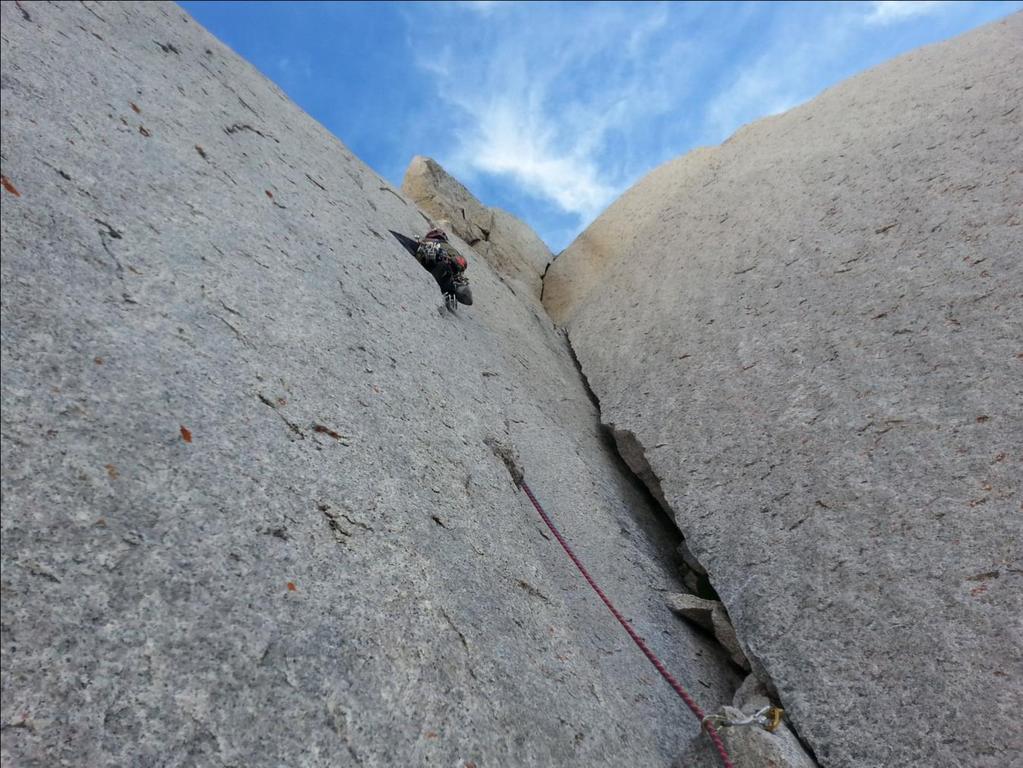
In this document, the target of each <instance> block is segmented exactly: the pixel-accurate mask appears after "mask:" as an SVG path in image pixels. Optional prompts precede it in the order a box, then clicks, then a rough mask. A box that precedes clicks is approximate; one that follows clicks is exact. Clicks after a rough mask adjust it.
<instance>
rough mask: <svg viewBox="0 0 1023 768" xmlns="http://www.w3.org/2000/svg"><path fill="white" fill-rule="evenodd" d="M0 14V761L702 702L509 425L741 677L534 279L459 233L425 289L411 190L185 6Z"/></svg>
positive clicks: (523, 757)
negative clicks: (576, 562)
mask: <svg viewBox="0 0 1023 768" xmlns="http://www.w3.org/2000/svg"><path fill="white" fill-rule="evenodd" d="M0 14H2V25H3V35H2V65H3V71H2V89H3V115H2V116H3V121H2V131H3V153H2V154H3V168H2V170H3V176H4V189H3V190H0V197H2V201H3V205H2V217H0V226H2V237H3V257H2V270H0V279H2V288H3V298H2V331H0V333H2V392H3V411H2V426H3V447H2V492H3V516H2V534H3V545H2V563H3V571H2V574H3V575H2V594H3V601H2V614H0V616H2V626H3V639H2V664H3V684H2V728H3V740H2V749H0V755H2V761H3V764H4V765H5V766H7V765H10V766H12V767H13V766H18V767H19V768H44V767H45V768H50V767H52V766H64V765H66V766H143V765H157V764H158V765H161V766H206V765H234V766H281V765H294V766H331V767H336V766H355V765H361V766H389V765H394V766H409V765H439V766H473V765H475V766H480V767H482V766H501V765H507V766H513V765H515V766H519V765H523V766H551V765H559V766H560V765H579V766H593V765H607V766H620V765H668V764H670V763H671V761H672V760H674V759H675V758H676V757H677V756H678V755H680V754H682V752H683V750H684V749H685V746H686V743H687V742H688V741H689V739H690V738H692V737H694V736H696V735H697V733H698V726H697V724H696V722H695V721H694V720H693V719H692V718H691V717H690V716H689V714H688V713H687V712H686V711H685V710H684V709H683V708H682V707H681V705H680V703H679V702H678V701H677V700H676V698H675V696H674V694H673V692H672V691H671V690H670V689H669V688H668V686H667V685H665V684H664V683H663V681H662V680H660V679H659V678H658V677H657V675H656V673H655V672H654V671H653V670H652V669H651V668H650V666H649V664H648V663H647V661H646V659H645V658H643V656H642V655H641V654H640V653H639V652H638V651H636V649H635V648H634V647H633V646H632V644H631V642H630V641H629V639H628V637H627V636H626V635H625V634H624V633H623V632H622V631H621V630H620V628H619V627H618V626H617V625H616V624H615V622H614V620H613V619H612V618H611V616H610V615H609V614H608V613H607V611H606V609H605V608H604V606H603V605H601V604H600V603H599V601H597V600H596V599H595V598H594V597H593V595H592V594H591V593H590V591H589V589H588V587H587V586H586V584H585V583H584V582H583V581H582V580H581V578H580V577H579V575H578V573H577V572H576V571H575V569H574V568H573V567H572V565H571V564H570V563H569V562H568V560H567V559H566V558H565V557H564V555H563V553H562V552H561V550H560V548H559V547H558V545H557V543H556V542H554V541H552V540H551V539H550V538H549V537H548V535H547V534H546V532H545V530H544V529H543V528H542V527H541V526H542V523H541V522H540V521H539V520H538V519H537V518H536V516H535V512H534V511H533V510H532V509H531V508H530V507H529V504H528V502H527V501H526V500H525V499H524V497H523V495H522V494H521V493H520V492H518V491H517V489H516V488H515V486H514V485H513V483H512V480H511V478H510V476H509V472H508V470H507V469H506V466H505V463H504V458H502V456H503V457H505V458H507V457H508V456H513V457H514V456H515V455H517V456H518V460H519V461H520V462H521V465H522V467H523V468H524V470H525V472H526V476H527V479H528V480H529V482H530V484H531V486H532V488H533V489H534V490H535V491H536V493H537V494H538V495H539V496H540V498H541V499H542V500H543V501H544V502H545V503H546V504H547V505H548V506H549V511H550V512H551V514H552V515H553V516H554V517H555V519H556V520H557V521H558V522H559V524H560V525H561V526H562V528H563V532H564V533H565V535H566V536H567V537H568V539H569V540H570V541H571V542H572V544H573V546H574V547H575V548H576V549H577V550H578V552H579V554H580V555H581V556H582V557H583V558H584V559H585V561H586V563H587V564H588V566H589V567H590V569H592V571H593V572H594V574H595V576H596V577H597V578H598V579H599V580H600V582H601V584H602V585H603V586H604V588H605V589H606V590H607V591H608V592H609V593H610V594H611V595H612V596H613V597H614V599H615V600H616V601H617V602H619V603H620V605H621V606H622V608H623V609H624V610H625V612H626V613H627V615H628V617H629V619H630V620H631V621H632V622H633V623H634V625H635V626H636V627H637V629H638V630H639V631H640V632H641V633H642V634H643V635H645V636H646V637H647V638H648V639H649V641H650V642H651V644H652V645H653V646H654V647H655V648H656V649H657V651H658V653H660V654H661V655H662V656H663V658H664V659H665V660H666V662H667V664H668V667H669V668H670V669H671V670H672V671H673V672H674V673H675V674H676V675H678V676H679V678H681V680H682V681H683V683H684V684H685V685H686V686H687V687H689V688H691V689H692V690H693V691H694V693H695V694H696V696H697V698H698V699H699V700H700V701H701V702H702V703H703V704H704V705H705V706H706V707H707V708H708V709H714V708H715V707H716V706H717V705H718V704H720V703H722V702H727V701H729V700H730V699H731V696H732V692H733V690H734V688H735V686H736V685H737V683H738V682H739V681H738V679H737V677H736V675H735V673H734V671H733V670H732V669H731V668H730V666H729V664H728V662H727V660H726V659H725V657H724V656H723V654H722V653H721V652H720V650H719V649H718V648H717V647H716V646H714V645H713V644H712V643H711V642H710V641H709V640H708V639H707V638H705V637H704V636H703V635H700V634H694V632H693V631H692V630H691V629H690V628H689V627H688V626H687V625H686V624H685V623H684V622H682V621H681V620H679V619H678V618H677V617H675V616H673V615H672V614H671V612H670V610H669V609H668V608H667V607H666V606H665V605H664V598H663V594H664V593H667V592H675V591H678V590H679V589H680V588H681V587H680V585H679V583H678V581H677V578H676V570H675V567H674V556H673V554H672V553H673V549H674V547H675V546H676V545H677V540H675V539H672V538H671V537H668V536H665V535H664V532H663V531H662V529H660V528H659V527H658V524H657V523H656V522H655V519H654V517H653V512H652V509H651V507H650V506H649V505H648V503H647V498H648V497H647V496H646V494H645V492H644V491H643V490H642V488H640V487H639V486H638V485H637V484H636V483H635V480H634V478H633V477H632V476H631V474H630V473H629V472H628V470H627V469H626V468H625V467H624V465H623V464H621V462H620V461H618V459H617V457H616V455H615V453H614V450H613V448H612V447H611V446H610V445H609V444H608V443H607V441H606V438H605V437H604V435H603V433H602V431H601V428H600V425H599V421H598V414H597V412H596V410H595V408H594V407H593V405H592V404H591V403H590V401H589V399H588V397H587V394H586V392H585V389H584V387H583V384H582V382H581V381H580V379H579V377H578V375H577V372H576V370H575V368H574V365H573V363H572V360H571V357H570V354H569V352H568V350H567V347H566V344H565V341H564V338H563V337H562V336H561V335H560V334H558V333H557V332H555V331H554V329H553V327H552V325H551V323H550V321H549V320H548V319H547V318H546V316H545V315H544V314H543V313H542V311H539V312H538V311H537V310H536V306H537V305H536V303H535V301H534V302H528V303H524V302H522V301H520V300H519V299H518V298H516V297H515V296H513V295H512V293H511V292H510V291H509V289H508V288H507V287H506V285H505V284H504V282H503V281H502V279H500V278H499V277H498V275H497V273H496V272H495V271H494V270H493V269H491V267H490V266H488V263H487V262H486V261H485V260H483V259H475V260H474V264H473V267H472V280H473V286H472V287H473V292H474V294H475V298H476V304H475V305H474V306H473V307H472V308H470V309H463V310H462V311H461V312H460V314H458V315H451V314H449V313H448V312H447V311H446V310H442V309H440V295H439V293H438V291H437V287H436V284H435V282H434V280H433V278H432V277H431V276H430V275H429V274H428V273H427V272H426V271H424V270H423V269H422V268H421V267H420V266H419V264H418V263H416V262H415V260H414V259H412V258H411V257H410V256H409V254H408V253H407V252H406V251H405V250H404V249H403V248H402V246H401V245H400V244H399V242H398V241H397V240H395V239H394V238H393V237H391V235H390V234H388V230H389V229H393V230H395V231H397V232H401V233H405V234H408V235H410V236H416V235H421V234H422V233H423V232H424V231H425V229H426V218H425V216H423V215H422V214H421V213H420V212H419V211H418V210H417V209H416V207H415V206H414V205H413V204H412V203H410V202H409V201H407V200H406V199H405V198H404V197H403V196H402V195H401V194H399V193H398V192H396V191H395V190H394V189H392V188H391V187H390V186H389V185H388V184H387V183H386V182H384V181H383V180H381V179H380V178H379V177H378V176H377V175H376V174H374V173H373V172H372V171H370V170H369V169H368V168H367V167H366V166H365V165H363V164H362V163H361V162H359V161H358V160H357V159H356V158H354V157H353V156H352V155H351V153H350V152H349V151H348V150H347V149H346V148H345V147H344V146H343V145H342V144H340V143H339V142H338V141H337V140H335V139H334V138H333V137H331V136H330V135H329V134H328V133H327V132H326V131H325V130H324V129H323V128H322V127H321V126H319V125H318V124H317V123H315V122H314V121H313V120H311V119H310V118H309V117H308V116H306V115H305V114H303V113H302V112H301V111H300V110H299V109H298V108H297V107H296V106H295V105H294V104H292V103H291V102H290V101H289V100H288V99H287V98H285V97H284V95H283V94H282V93H281V92H280V91H279V90H278V89H277V88H276V87H274V86H273V85H272V84H271V83H269V82H268V81H267V80H266V79H264V78H263V77H262V76H261V75H259V74H258V73H257V72H256V71H255V70H254V69H253V68H252V67H250V66H249V65H247V64H245V63H244V62H242V61H241V60H240V59H239V58H238V57H236V56H235V55H234V54H233V53H232V52H231V51H230V50H228V49H227V48H225V47H224V46H223V45H221V44H220V43H218V42H217V41H216V40H215V39H213V38H212V37H211V36H209V35H208V34H207V33H206V32H204V31H203V30H202V29H201V28H200V27H199V26H198V25H197V24H195V23H194V22H193V21H192V20H191V19H190V18H189V17H188V16H187V15H186V14H184V13H183V12H182V11H181V10H180V9H179V8H177V7H176V6H174V5H170V4H162V3H146V4H134V3H124V4H122V3H116V4H115V3H88V4H79V3H54V4H42V3H32V2H24V1H23V2H21V3H20V4H14V3H3V5H2V8H0ZM340 85H341V87H343V84H340ZM458 245H459V247H466V248H467V246H465V245H464V244H462V243H459V244H458ZM491 446H497V447H498V448H499V450H498V449H494V448H492V447H491ZM498 453H501V455H500V456H499V455H497V454H498Z"/></svg>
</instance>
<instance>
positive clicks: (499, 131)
mask: <svg viewBox="0 0 1023 768" xmlns="http://www.w3.org/2000/svg"><path fill="white" fill-rule="evenodd" d="M626 14H628V15H626ZM667 21H668V9H667V7H666V6H663V5H653V6H646V7H644V8H643V9H642V10H641V11H640V12H639V13H636V12H633V11H631V10H630V9H625V8H623V7H621V6H600V5H597V6H593V7H591V8H589V9H588V12H587V13H585V14H578V13H576V14H568V15H567V16H566V14H564V13H562V12H558V13H557V14H555V16H552V14H551V13H550V12H548V13H539V14H523V15H521V16H518V17H517V22H518V23H517V25H516V28H515V30H514V32H513V33H512V34H506V35H504V36H500V35H496V36H493V37H492V38H487V39H485V40H476V41H472V42H473V43H474V46H473V47H475V48H476V49H479V48H480V47H483V48H485V49H486V52H487V53H486V56H485V57H484V58H482V59H474V60H473V61H472V64H471V65H467V63H466V62H459V58H460V48H459V44H460V42H461V41H459V40H457V39H456V40H451V36H450V35H449V36H448V38H447V39H448V40H449V42H448V43H446V44H445V45H444V46H442V47H440V48H431V49H430V50H429V52H428V53H425V54H424V55H422V56H421V57H420V61H419V65H420V67H421V68H422V69H423V70H424V71H426V72H428V73H430V74H432V75H434V76H435V78H436V79H435V82H436V85H437V89H438V93H439V94H440V95H441V97H442V98H443V99H444V100H445V101H446V102H447V103H448V104H450V105H451V106H452V107H455V108H456V109H457V110H458V112H459V113H460V114H461V115H462V117H463V120H462V123H461V126H460V128H459V131H458V141H457V143H456V144H455V145H454V148H453V149H452V150H451V152H450V154H449V156H447V157H444V158H438V159H440V160H441V162H442V163H443V164H445V165H446V166H447V167H448V168H449V170H450V171H451V172H452V173H454V174H455V175H456V176H459V177H460V178H463V179H465V180H469V181H471V180H472V179H473V178H474V177H476V176H478V175H479V174H490V175H497V176H502V177H505V178H507V179H509V180H511V181H513V182H515V183H516V184H517V185H518V186H519V187H521V188H522V189H523V190H524V191H525V192H526V193H528V194H530V195H532V196H534V197H538V198H541V199H544V200H548V201H550V202H552V203H554V204H556V205H557V206H558V207H559V208H560V209H561V210H563V211H565V212H567V213H570V214H574V215H576V216H577V217H578V218H579V220H580V222H583V223H585V222H588V221H589V220H590V219H592V218H593V217H594V216H596V215H597V214H598V213H599V212H600V211H601V210H602V209H603V208H604V207H605V206H606V205H607V204H608V203H609V202H611V200H613V199H614V198H615V197H616V196H617V195H618V194H620V193H621V191H622V190H623V189H624V187H625V186H626V184H627V183H628V182H631V181H632V180H633V176H634V172H633V173H632V174H630V172H629V169H624V168H623V167H622V166H623V164H622V163H614V162H612V163H608V162H607V157H606V150H607V144H608V140H609V137H610V136H611V135H612V134H618V135H627V134H628V132H629V131H630V129H631V128H632V126H633V124H634V123H635V122H636V121H642V120H644V119H646V118H649V117H650V116H651V115H652V114H654V113H659V112H663V111H665V110H667V109H669V108H670V107H671V100H670V99H669V98H667V96H668V94H669V93H670V92H671V90H672V88H669V87H668V81H670V80H674V81H675V82H676V83H677V82H679V81H680V80H681V78H679V76H678V72H677V69H676V67H674V66H672V64H671V63H669V62H666V61H665V60H664V58H665V57H664V56H663V55H658V52H657V49H656V48H653V49H652V48H651V38H652V37H653V36H655V35H657V34H658V33H659V32H660V31H661V30H662V29H663V28H664V27H665V25H666V23H667ZM523 25H524V26H523ZM579 25H582V27H584V29H583V30H580V29H579ZM478 31H479V30H478V28H476V27H474V28H473V32H478ZM661 48H662V49H664V50H666V49H669V48H670V46H661ZM538 51H543V52H544V53H543V55H542V56H540V55H538ZM676 52H677V51H676ZM662 53H663V50H662ZM452 75H453V76H452ZM627 164H628V163H625V165H627Z"/></svg>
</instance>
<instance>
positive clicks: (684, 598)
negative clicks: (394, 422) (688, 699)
mask: <svg viewBox="0 0 1023 768" xmlns="http://www.w3.org/2000/svg"><path fill="white" fill-rule="evenodd" d="M542 290H543V289H542V286H541V295H542ZM561 332H562V334H563V335H564V337H565V346H566V348H567V349H568V352H569V355H570V356H571V358H572V362H573V363H574V364H575V368H576V370H577V371H578V373H579V378H580V379H581V381H582V384H583V388H584V389H585V390H586V394H587V396H588V397H589V399H590V401H591V402H592V403H593V405H594V407H595V408H596V409H597V414H598V418H599V419H600V423H601V426H602V427H603V429H604V430H605V434H606V436H607V438H608V439H607V443H608V447H609V449H610V450H611V452H612V454H613V455H616V456H617V457H618V458H619V459H620V461H621V463H622V464H623V465H624V467H625V468H627V469H628V471H629V473H631V475H632V477H633V478H634V479H635V481H636V485H637V487H638V488H640V489H642V490H643V491H644V492H645V494H646V495H647V496H648V497H650V499H651V504H650V506H651V508H652V509H654V510H657V512H658V513H659V514H658V515H657V529H658V530H657V533H656V535H658V536H660V537H661V538H663V539H666V540H667V541H669V542H671V544H672V549H673V550H674V554H675V555H676V557H677V558H678V560H679V563H678V564H679V568H680V569H681V570H682V572H683V583H684V584H685V585H686V587H687V588H688V589H689V590H690V592H691V594H686V593H678V594H674V595H671V596H669V598H668V601H667V604H668V606H669V607H670V608H671V609H672V610H673V611H674V612H675V613H676V614H677V615H679V616H681V617H683V618H685V619H686V620H687V623H689V624H690V626H693V627H696V628H698V629H700V630H702V631H703V632H704V633H705V635H706V636H707V637H708V638H710V639H713V641H714V642H715V643H717V645H718V646H720V648H721V650H722V652H723V653H724V655H725V656H726V657H727V658H729V659H731V661H732V663H733V664H735V665H736V666H737V667H738V668H740V669H743V670H745V671H747V672H749V671H751V670H752V674H751V675H750V678H752V679H753V680H755V681H757V683H759V686H760V690H761V691H762V696H761V697H760V698H761V699H762V701H761V700H757V702H756V703H757V706H756V707H754V706H752V704H753V700H752V699H751V698H750V696H749V695H748V693H744V689H746V688H747V687H749V686H748V684H743V685H742V686H741V687H740V688H739V689H738V690H737V691H736V692H735V699H734V700H733V705H734V706H733V707H727V706H726V707H725V708H724V711H725V712H726V714H730V715H734V716H736V717H738V716H739V715H740V714H742V713H744V714H745V715H749V714H751V713H752V712H753V711H755V710H756V709H757V708H759V707H760V706H763V705H766V703H769V702H770V701H774V702H778V701H780V700H781V699H780V696H779V694H778V689H777V686H775V684H774V681H773V680H771V679H770V677H769V676H768V675H767V673H766V672H765V670H764V668H763V665H762V664H760V663H758V661H757V660H756V659H755V658H752V659H751V654H750V653H749V652H748V650H747V647H746V645H745V644H744V643H742V642H741V641H740V639H739V637H738V635H737V633H736V631H735V627H734V625H733V624H732V622H731V619H730V618H729V617H728V612H727V610H726V609H725V606H724V604H723V603H722V602H721V599H720V597H719V596H718V594H717V591H716V590H715V589H714V585H713V584H712V583H711V579H710V574H709V573H708V571H707V569H706V567H704V565H703V564H702V563H700V561H699V560H698V559H697V558H696V556H695V555H694V554H693V552H692V550H691V549H690V548H689V547H688V546H687V544H686V541H685V535H684V534H683V533H682V531H681V530H680V529H679V527H678V524H677V523H676V522H675V520H676V518H675V513H674V510H672V508H671V505H670V504H669V503H668V500H667V498H666V497H665V495H664V489H663V488H662V486H661V479H660V478H659V477H658V476H657V474H656V473H655V472H654V471H653V468H652V467H651V466H650V462H649V460H648V459H647V457H646V449H645V448H644V446H643V444H642V443H641V442H640V440H639V438H638V437H636V435H635V433H634V432H632V430H629V429H625V428H619V427H618V426H616V425H615V424H614V422H609V421H606V420H605V419H604V412H603V410H602V409H601V407H600V399H599V398H598V397H597V394H596V393H595V392H594V391H593V388H592V387H591V386H590V382H589V379H588V378H587V376H586V373H585V371H584V370H583V367H582V363H581V362H580V361H579V357H578V355H576V352H575V348H574V347H573V346H572V340H571V338H570V337H569V334H568V332H567V331H566V330H564V329H561ZM653 502H656V503H653ZM750 678H747V680H749V679H750ZM740 708H741V709H742V712H740ZM726 730H727V729H726ZM747 730H752V731H753V734H752V738H747V734H746V733H741V732H745V731H747ZM736 731H737V734H729V735H730V736H732V737H733V738H730V739H726V743H728V745H729V747H730V748H731V749H733V750H734V751H736V752H737V753H739V754H742V755H747V756H748V757H749V758H750V759H756V760H757V761H758V762H763V761H767V762H770V763H772V764H778V765H780V766H783V767H784V768H811V767H812V766H816V765H817V764H818V763H817V756H816V754H815V753H814V751H813V749H811V747H810V745H809V744H808V743H807V742H806V741H805V740H804V739H803V738H802V736H800V735H799V733H798V732H797V731H796V729H795V727H794V726H793V724H792V723H791V722H790V721H788V720H786V721H785V722H784V724H783V725H782V726H780V728H779V730H778V731H777V732H776V734H775V733H768V732H767V731H760V729H758V728H753V729H745V728H738V729H736ZM736 735H739V736H741V737H742V738H735V737H736ZM705 746H706V745H704V744H702V742H700V741H699V739H697V740H696V741H694V747H693V749H694V750H697V751H699V750H700V749H702V748H705ZM800 749H802V752H800ZM692 755H693V753H692V752H690V755H689V756H688V759H690V760H691V759H692ZM776 760H780V761H781V762H777V763H774V762H773V761H776Z"/></svg>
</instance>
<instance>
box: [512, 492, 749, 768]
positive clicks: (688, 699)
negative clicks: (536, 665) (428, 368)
mask: <svg viewBox="0 0 1023 768" xmlns="http://www.w3.org/2000/svg"><path fill="white" fill-rule="evenodd" d="M521 487H522V491H523V493H525V494H526V496H527V497H529V500H530V501H531V502H532V504H533V507H534V508H535V509H536V511H537V513H538V514H539V515H540V519H542V520H543V521H544V523H546V524H547V527H548V528H550V531H551V533H553V534H554V538H555V539H557V540H558V543H559V544H560V545H561V548H562V549H564V550H565V554H567V555H568V557H569V559H570V560H571V561H572V562H573V563H575V567H576V568H578V569H579V573H581V574H582V575H583V578H584V579H586V581H587V583H588V584H589V585H590V586H591V587H593V591H594V592H596V593H597V597H599V598H600V599H601V600H602V601H603V602H604V605H606V606H607V609H608V610H609V611H611V615H612V616H614V617H615V618H616V619H618V623H619V624H621V625H622V628H623V629H624V630H625V631H626V632H628V634H629V637H631V638H632V642H634V643H635V644H636V646H637V647H638V648H639V650H641V651H643V655H645V656H646V657H647V658H648V659H649V660H650V663H651V664H653V665H654V669H656V670H657V671H658V672H660V673H661V677H663V678H664V679H665V680H667V681H668V685H670V686H671V687H672V688H673V689H674V691H675V693H677V694H678V696H679V698H680V699H682V701H683V702H685V705H686V706H687V707H689V709H690V711H691V712H692V713H693V714H694V715H696V718H697V719H698V720H699V721H700V723H701V725H703V727H704V728H705V729H706V731H707V735H708V736H709V737H710V740H711V741H712V742H714V747H715V749H717V752H718V754H719V755H720V756H721V762H722V764H723V765H724V767H725V768H735V766H734V765H733V764H732V761H731V759H729V757H728V750H726V749H725V745H724V742H722V741H721V735H720V734H719V733H718V732H717V729H716V728H715V727H714V723H712V722H711V718H710V717H708V716H707V715H706V714H704V711H703V710H702V709H700V705H699V704H697V703H696V702H695V701H694V700H693V697H692V696H690V695H689V694H688V693H686V689H685V688H683V687H682V685H681V684H680V683H679V682H678V680H676V679H675V678H674V676H673V675H672V674H671V673H670V672H669V671H668V669H667V668H666V667H665V666H664V663H663V662H662V661H661V660H660V659H659V658H657V656H655V655H654V652H653V651H651V650H650V648H649V647H648V646H647V644H646V642H645V641H644V640H643V638H642V637H640V636H639V635H638V634H637V633H636V630H634V629H633V628H632V625H631V624H629V622H628V621H627V620H626V619H625V617H624V616H622V614H620V613H619V612H618V609H617V608H615V607H614V605H613V604H612V603H611V600H610V599H609V598H608V596H607V595H605V594H604V591H603V590H602V589H601V588H600V587H598V586H597V582H595V581H594V580H593V577H592V576H590V572H589V571H587V570H586V567H585V566H584V565H583V564H582V561H580V560H579V558H578V557H576V554H575V552H573V551H572V548H571V547H570V546H568V542H567V541H565V539H564V538H562V536H561V533H559V532H558V529H557V528H556V527H555V526H554V523H553V522H551V519H550V518H549V517H548V516H547V513H546V512H544V511H543V507H542V506H540V502H539V501H537V500H536V496H534V495H533V491H532V490H530V488H529V486H528V485H526V483H525V482H523V483H522V484H521Z"/></svg>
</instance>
